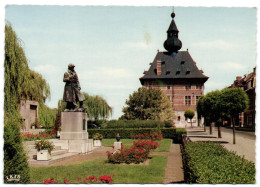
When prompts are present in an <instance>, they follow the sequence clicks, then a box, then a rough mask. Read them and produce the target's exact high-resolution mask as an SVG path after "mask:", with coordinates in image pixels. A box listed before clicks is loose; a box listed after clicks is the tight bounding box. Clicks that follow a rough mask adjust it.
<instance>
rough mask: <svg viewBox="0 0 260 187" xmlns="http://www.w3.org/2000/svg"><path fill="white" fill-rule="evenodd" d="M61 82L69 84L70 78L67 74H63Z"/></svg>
mask: <svg viewBox="0 0 260 187" xmlns="http://www.w3.org/2000/svg"><path fill="white" fill-rule="evenodd" d="M63 82H71V80H70V76H69V74H68V73H67V72H65V73H64V76H63Z"/></svg>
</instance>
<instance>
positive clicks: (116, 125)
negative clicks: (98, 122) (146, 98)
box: [102, 120, 169, 129]
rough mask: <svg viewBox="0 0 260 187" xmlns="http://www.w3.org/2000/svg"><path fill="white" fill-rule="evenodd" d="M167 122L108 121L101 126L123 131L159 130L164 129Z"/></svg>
mask: <svg viewBox="0 0 260 187" xmlns="http://www.w3.org/2000/svg"><path fill="white" fill-rule="evenodd" d="M166 123H167V124H168V123H169V122H163V121H156V120H110V121H108V122H106V123H103V124H102V127H103V128H106V129H125V128H157V127H158V126H159V127H160V128H163V127H165V124H166Z"/></svg>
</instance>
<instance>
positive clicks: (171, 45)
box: [164, 12, 182, 54]
mask: <svg viewBox="0 0 260 187" xmlns="http://www.w3.org/2000/svg"><path fill="white" fill-rule="evenodd" d="M171 17H172V22H171V24H170V26H169V28H168V30H167V40H165V42H164V48H165V49H166V50H167V51H168V52H169V53H171V54H172V53H177V52H178V50H180V49H181V47H182V43H181V41H180V40H179V38H178V33H179V30H178V28H177V26H176V24H175V21H174V17H175V13H174V12H172V14H171Z"/></svg>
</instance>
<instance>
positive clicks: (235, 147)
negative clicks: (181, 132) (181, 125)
mask: <svg viewBox="0 0 260 187" xmlns="http://www.w3.org/2000/svg"><path fill="white" fill-rule="evenodd" d="M186 130H187V136H188V137H189V138H190V140H191V141H216V142H222V145H223V146H224V147H225V148H226V149H228V150H230V151H235V152H236V153H237V155H240V156H244V157H245V159H247V160H249V161H252V162H254V163H255V139H254V138H247V137H243V136H241V135H239V134H238V133H236V144H233V134H232V133H230V132H226V131H227V130H226V129H224V128H222V131H221V132H222V138H218V130H217V128H216V127H213V133H212V135H210V132H209V127H207V130H206V132H204V128H201V127H194V128H190V127H188V128H187V129H186ZM229 130H230V129H229ZM230 131H231V130H230Z"/></svg>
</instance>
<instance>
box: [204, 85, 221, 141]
mask: <svg viewBox="0 0 260 187" xmlns="http://www.w3.org/2000/svg"><path fill="white" fill-rule="evenodd" d="M203 105H204V106H203V107H204V108H205V111H206V112H205V113H206V116H207V117H208V119H209V120H210V122H216V124H217V126H218V137H219V138H221V122H222V121H223V119H224V117H225V114H224V111H223V101H222V92H221V91H219V90H215V91H211V92H209V93H207V94H206V95H205V96H204V99H203Z"/></svg>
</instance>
